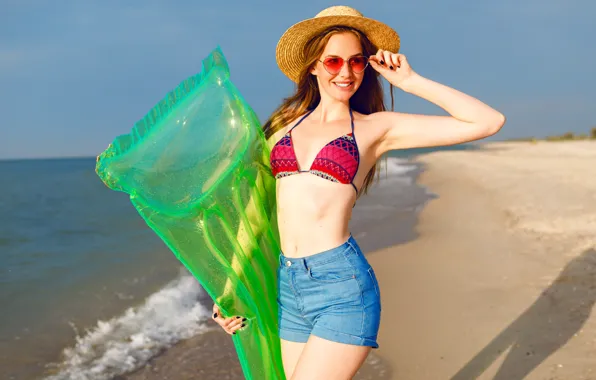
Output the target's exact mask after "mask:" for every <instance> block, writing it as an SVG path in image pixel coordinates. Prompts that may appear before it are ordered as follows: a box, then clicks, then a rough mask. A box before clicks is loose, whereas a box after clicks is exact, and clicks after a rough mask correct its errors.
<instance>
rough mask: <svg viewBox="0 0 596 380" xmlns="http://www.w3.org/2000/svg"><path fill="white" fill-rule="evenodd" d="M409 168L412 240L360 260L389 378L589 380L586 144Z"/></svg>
mask: <svg viewBox="0 0 596 380" xmlns="http://www.w3.org/2000/svg"><path fill="white" fill-rule="evenodd" d="M418 161H420V162H422V163H423V164H424V165H425V166H426V168H425V169H426V170H425V171H424V172H423V173H422V174H421V176H420V178H419V183H420V184H422V185H424V186H426V187H428V189H429V190H430V191H432V192H433V193H435V194H437V195H438V198H436V199H434V200H432V201H430V202H429V203H428V204H427V205H426V207H425V208H424V209H423V211H422V212H421V214H420V219H419V223H418V225H417V231H416V232H417V233H418V234H419V236H418V238H417V239H415V240H414V241H411V242H408V243H406V244H403V245H399V246H394V247H391V248H386V249H381V250H378V251H375V252H372V253H371V254H369V255H368V258H369V261H370V262H371V264H372V265H373V267H374V268H375V271H376V273H377V276H378V278H379V282H380V286H381V295H382V301H383V314H382V323H381V331H380V345H381V348H380V350H379V351H378V353H379V355H380V356H381V357H382V358H384V359H385V360H387V361H388V362H389V364H390V366H391V367H392V369H393V378H394V379H400V380H426V379H429V380H434V379H457V380H467V379H499V380H503V379H507V380H516V379H540V380H543V379H544V380H546V379H552V380H554V379H573V380H581V379H596V317H594V316H592V315H591V314H592V308H593V306H594V302H596V175H595V174H596V141H573V142H557V143H555V142H538V143H535V144H532V143H491V144H486V145H484V146H483V149H480V150H477V151H445V152H435V153H431V154H426V155H423V156H419V157H418Z"/></svg>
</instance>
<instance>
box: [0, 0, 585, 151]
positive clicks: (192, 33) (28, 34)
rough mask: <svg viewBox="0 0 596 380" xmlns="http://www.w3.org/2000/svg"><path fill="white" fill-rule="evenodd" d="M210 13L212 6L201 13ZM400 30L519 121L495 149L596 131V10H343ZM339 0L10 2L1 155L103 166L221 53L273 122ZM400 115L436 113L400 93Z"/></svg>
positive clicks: (421, 6)
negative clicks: (294, 30) (296, 65)
mask: <svg viewBox="0 0 596 380" xmlns="http://www.w3.org/2000/svg"><path fill="white" fill-rule="evenodd" d="M202 3H205V4H207V5H201V4H202ZM339 4H341V5H350V6H354V7H355V8H357V9H358V10H360V11H361V12H362V13H364V15H365V16H368V17H371V18H375V19H378V20H381V21H383V22H385V23H387V24H389V25H390V26H392V27H393V28H394V29H396V30H397V31H398V33H399V34H400V36H401V40H402V48H401V53H404V54H406V55H407V57H408V61H409V62H410V64H411V65H412V67H413V68H414V69H415V70H416V71H417V72H419V73H420V74H421V75H423V76H426V77H428V78H431V79H433V80H436V81H438V82H441V83H444V84H447V85H450V86H452V87H455V88H457V89H459V90H462V91H464V92H467V93H469V94H471V95H473V96H476V97H478V98H480V99H481V100H483V101H485V102H487V103H488V104H490V105H492V106H494V107H496V108H497V109H499V110H500V111H501V112H503V113H504V114H505V115H506V116H507V118H508V122H507V124H506V126H505V127H504V128H503V129H502V131H501V132H500V133H499V134H498V135H497V136H495V138H493V139H505V138H511V137H519V136H529V135H533V136H545V135H549V134H559V133H563V132H566V131H573V132H578V133H579V132H581V133H585V132H587V131H588V130H589V128H591V127H593V126H596V112H595V111H594V103H595V102H596V72H595V71H594V62H595V61H596V50H595V49H593V46H594V41H593V38H594V36H596V26H595V25H596V23H594V15H595V14H596V2H595V1H593V0H499V1H487V0H480V1H470V0H448V1H446V0H416V1H382V2H381V1H361V0H360V1H347V0H346V1H343V2H342V3H339ZM330 5H338V3H335V2H328V1H314V0H303V1H292V2H281V1H280V2H273V1H267V2H265V1H250V2H248V1H240V0H227V1H209V2H207V1H204V0H203V1H197V0H194V1H168V2H166V1H153V0H145V1H113V0H105V1H101V2H100V1H97V2H83V1H69V0H54V1H33V0H3V1H2V11H1V12H0V104H1V106H0V109H1V110H2V113H1V115H2V118H1V119H0V158H22V157H60V156H95V155H97V154H98V153H100V152H101V151H102V150H103V149H104V148H105V147H106V146H107V144H108V143H109V142H111V141H112V139H113V138H114V137H116V136H117V135H119V134H123V133H128V132H129V131H130V129H131V127H132V125H133V124H134V123H135V122H136V121H137V120H138V119H140V118H141V117H142V116H143V115H144V114H145V113H146V112H147V111H148V110H149V109H150V108H151V107H153V105H155V103H156V102H158V101H159V100H160V99H161V98H162V97H163V96H164V95H165V94H166V93H167V92H168V91H169V90H171V89H172V88H173V87H175V86H176V85H177V84H178V83H179V82H180V81H182V80H183V79H184V78H186V77H188V76H190V75H193V74H195V73H196V72H197V71H198V70H199V69H200V65H201V60H202V59H203V58H204V57H205V56H206V55H207V54H208V53H209V52H210V51H211V50H212V49H213V48H215V47H216V46H217V45H220V46H221V48H222V50H223V52H224V54H225V55H226V57H227V59H228V61H229V64H230V68H231V72H232V80H233V81H234V83H235V84H236V86H237V87H238V88H239V89H240V91H241V92H242V94H243V95H244V97H245V98H246V99H247V100H248V102H249V104H251V105H252V106H253V108H254V109H255V110H256V112H257V114H258V115H259V117H260V118H261V120H262V121H264V120H265V119H266V118H267V116H268V115H269V113H270V112H271V111H273V109H274V108H275V107H276V106H277V105H278V104H279V102H280V101H281V99H282V98H283V97H286V96H288V95H289V94H290V93H291V91H292V88H293V87H292V84H291V82H290V81H289V80H288V79H286V78H285V77H284V76H283V74H282V73H281V72H280V71H279V69H278V68H277V65H276V63H275V46H276V43H277V40H278V39H279V37H280V36H281V34H282V33H283V32H284V31H285V30H286V29H287V28H288V27H289V26H291V25H292V24H294V23H295V22H298V21H300V20H302V19H305V18H309V17H312V16H314V15H315V14H316V13H318V12H319V11H320V10H322V9H323V8H325V7H327V6H330ZM396 111H400V112H413V113H427V114H436V113H442V111H441V110H439V109H438V108H437V107H436V106H434V105H432V104H429V103H427V102H426V101H423V100H421V99H418V98H415V97H413V96H411V95H407V94H404V93H401V92H400V91H399V90H398V91H397V92H396Z"/></svg>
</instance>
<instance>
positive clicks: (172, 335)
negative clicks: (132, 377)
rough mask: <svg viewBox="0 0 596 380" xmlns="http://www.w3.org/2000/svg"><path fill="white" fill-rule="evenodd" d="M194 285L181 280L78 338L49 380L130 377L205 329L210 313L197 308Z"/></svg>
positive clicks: (187, 279) (187, 277)
mask: <svg viewBox="0 0 596 380" xmlns="http://www.w3.org/2000/svg"><path fill="white" fill-rule="evenodd" d="M202 292H203V290H202V288H201V287H200V285H199V284H198V282H197V281H196V280H195V279H194V278H193V277H192V276H190V275H188V274H182V275H181V276H180V277H179V278H177V279H176V280H174V281H172V282H170V283H169V284H168V285H166V286H165V287H164V288H162V289H161V290H160V291H158V292H156V293H154V294H152V295H151V296H149V297H148V298H147V299H146V300H145V302H144V304H142V305H141V306H138V307H135V308H130V309H128V310H127V311H126V312H125V313H124V314H123V315H120V316H118V317H115V318H112V319H111V320H108V321H98V322H97V326H96V327H95V328H93V329H92V330H90V331H87V332H86V333H84V334H83V335H82V336H78V337H77V338H76V344H75V346H74V347H70V348H67V349H65V350H64V353H63V356H64V361H63V362H62V363H60V364H59V372H58V373H57V374H55V375H52V376H51V377H49V378H47V380H66V379H69V380H101V379H110V378H113V377H114V376H116V375H119V374H123V373H126V372H130V371H132V370H135V369H138V368H140V367H141V366H143V365H144V364H145V363H146V362H147V361H148V360H149V359H150V358H152V357H153V356H155V355H156V354H157V353H158V352H160V351H161V350H163V349H164V348H168V347H171V346H172V345H173V344H174V343H176V342H178V341H180V340H182V339H187V338H190V337H192V336H194V335H196V334H198V333H200V332H201V331H204V330H206V329H207V327H206V325H205V323H204V322H205V321H206V320H207V319H208V318H209V317H210V311H209V310H207V309H206V308H205V307H204V306H202V305H201V304H199V302H198V298H199V295H200V294H201V293H202Z"/></svg>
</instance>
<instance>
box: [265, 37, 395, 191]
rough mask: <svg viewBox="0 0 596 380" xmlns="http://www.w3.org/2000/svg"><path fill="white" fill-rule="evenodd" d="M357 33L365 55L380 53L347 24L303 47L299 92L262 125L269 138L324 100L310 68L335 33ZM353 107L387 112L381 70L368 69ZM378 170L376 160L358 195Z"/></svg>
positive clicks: (352, 104)
mask: <svg viewBox="0 0 596 380" xmlns="http://www.w3.org/2000/svg"><path fill="white" fill-rule="evenodd" d="M346 32H350V33H354V34H355V35H356V37H358V39H359V40H360V44H361V45H362V54H363V55H364V56H366V57H369V56H371V55H373V54H375V53H376V52H377V48H376V46H374V45H373V44H372V43H371V42H370V40H369V39H368V38H367V37H366V35H365V34H364V33H362V32H361V31H359V30H357V29H354V28H350V27H347V26H333V27H330V28H328V29H326V30H325V31H323V32H322V33H320V34H318V35H317V36H316V37H314V38H313V39H311V40H310V41H309V42H308V43H307V44H306V45H305V47H304V56H305V62H304V66H303V67H302V71H301V73H300V77H299V80H298V83H297V87H296V92H295V93H294V94H293V95H292V96H290V97H288V98H285V99H284V100H283V102H282V104H281V105H280V106H279V107H278V108H277V109H276V110H275V111H274V112H273V114H272V115H271V116H270V117H269V120H267V122H266V123H265V124H264V125H263V132H264V133H265V137H266V138H267V139H269V138H270V137H271V136H272V135H273V134H275V133H276V132H277V131H279V130H281V129H283V128H284V127H285V126H287V125H288V124H289V123H290V122H291V121H293V120H295V119H297V118H298V117H299V116H300V115H303V114H304V113H306V112H307V111H309V110H312V109H314V108H315V107H316V106H317V105H318V104H319V102H320V101H321V94H320V93H319V86H318V84H317V80H316V78H315V76H314V75H311V69H312V68H313V67H314V65H315V64H316V63H317V61H318V59H319V58H320V56H321V54H323V51H324V50H325V46H326V45H327V42H328V41H329V39H330V38H331V36H332V35H334V34H338V33H346ZM390 93H391V109H392V110H393V102H394V100H393V86H391V88H390ZM350 107H351V108H352V109H353V110H355V111H356V112H359V113H361V114H365V115H369V114H371V113H374V112H380V111H385V104H384V99H383V88H382V86H381V81H380V78H379V73H378V72H376V71H375V70H374V69H372V68H369V69H367V70H365V71H364V78H363V80H362V83H361V85H360V87H359V88H358V90H357V91H356V93H354V95H353V96H352V97H351V98H350ZM376 173H377V164H376V163H375V164H374V165H373V166H372V168H371V169H370V171H369V172H368V174H367V175H366V177H365V178H364V182H363V184H362V187H361V189H360V191H359V192H358V194H359V195H361V194H366V192H367V190H368V188H369V187H370V185H371V184H372V182H373V180H374V178H375V174H376Z"/></svg>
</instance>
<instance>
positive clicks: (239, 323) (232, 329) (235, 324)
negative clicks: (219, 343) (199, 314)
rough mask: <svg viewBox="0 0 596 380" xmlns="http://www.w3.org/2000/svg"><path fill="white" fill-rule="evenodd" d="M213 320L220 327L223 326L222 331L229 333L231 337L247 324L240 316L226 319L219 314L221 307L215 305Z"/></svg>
mask: <svg viewBox="0 0 596 380" xmlns="http://www.w3.org/2000/svg"><path fill="white" fill-rule="evenodd" d="M212 318H213V320H214V321H215V322H216V323H217V324H218V325H220V326H221V328H222V329H224V331H225V332H227V333H228V334H230V335H232V334H236V331H238V330H240V329H241V328H243V327H244V326H245V325H246V324H245V323H244V322H246V318H242V317H239V316H238V317H230V318H224V317H223V316H222V315H221V313H220V312H219V307H217V305H215V304H213V315H212Z"/></svg>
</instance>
